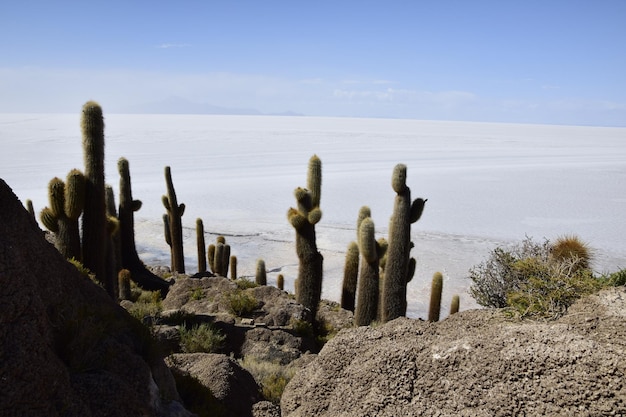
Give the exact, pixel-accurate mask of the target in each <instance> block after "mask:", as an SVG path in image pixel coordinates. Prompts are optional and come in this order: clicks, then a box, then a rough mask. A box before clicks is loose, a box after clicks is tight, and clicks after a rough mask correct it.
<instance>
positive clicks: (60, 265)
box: [0, 180, 185, 417]
mask: <svg viewBox="0 0 626 417" xmlns="http://www.w3.org/2000/svg"><path fill="white" fill-rule="evenodd" d="M0 236H1V238H0V306H1V307H0V375H1V376H2V389H0V415H3V416H5V415H6V416H69V417H71V416H81V417H85V416H87V417H88V416H113V415H124V416H146V415H162V416H167V415H173V414H178V415H184V414H181V412H183V413H185V411H184V410H182V411H181V407H180V405H179V404H178V405H177V404H176V403H175V401H176V400H178V399H179V397H178V393H177V392H176V387H175V385H174V380H173V378H172V375H171V373H170V372H169V370H168V369H167V368H166V367H165V364H164V362H163V360H162V359H161V358H160V357H159V356H158V355H157V354H156V352H155V351H154V349H153V346H154V345H153V343H152V341H151V339H150V336H149V333H148V332H147V329H145V328H144V327H143V326H141V324H140V323H139V322H138V321H136V320H135V319H133V318H132V317H130V316H129V315H128V313H126V311H125V310H123V309H122V308H121V307H120V306H119V305H117V303H115V302H114V301H113V300H111V299H110V298H109V297H108V295H107V294H106V292H105V291H104V290H103V289H102V288H100V287H98V286H97V285H95V284H94V283H93V282H91V280H89V279H88V278H86V277H84V276H82V275H81V274H80V273H79V272H78V271H77V269H76V268H75V267H74V266H73V265H71V264H70V263H69V262H67V261H66V260H65V259H64V258H63V257H62V256H61V255H60V254H59V252H58V251H57V250H56V249H55V248H54V247H53V246H52V245H51V244H50V243H48V242H47V241H46V240H45V238H44V234H43V232H42V231H41V230H40V229H39V227H38V226H37V224H36V222H35V221H34V219H33V218H32V216H31V215H29V214H28V212H27V211H26V210H25V209H24V207H23V206H22V204H21V203H20V202H19V200H18V199H17V197H16V196H15V195H14V194H13V192H12V191H11V189H10V188H9V187H8V186H7V184H6V183H5V182H4V181H2V180H0ZM170 405H171V407H170Z"/></svg>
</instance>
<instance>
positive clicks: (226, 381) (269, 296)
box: [0, 181, 626, 417]
mask: <svg viewBox="0 0 626 417" xmlns="http://www.w3.org/2000/svg"><path fill="white" fill-rule="evenodd" d="M0 235H1V236H2V239H0V306H1V308H0V376H1V378H2V379H1V380H2V389H1V390H0V415H3V416H4V415H6V416H40V415H41V416H43V415H45V416H61V415H62V416H110V415H125V416H162V417H177V416H181V417H182V416H192V415H194V414H195V415H199V416H204V415H211V416H216V415H217V416H254V417H278V416H281V415H282V416H285V417H291V416H338V415H340V416H346V417H349V416H400V415H401V416H518V415H525V416H540V415H542V416H543V415H551V416H571V415H576V416H620V415H626V389H625V388H624V385H623V381H624V374H625V372H626V364H625V363H626V362H624V360H623V358H624V354H625V347H626V325H625V324H624V319H625V316H626V291H625V289H624V288H623V287H621V288H614V289H611V290H605V291H603V292H601V293H599V294H596V295H593V296H590V297H586V298H584V299H582V300H579V301H578V302H577V303H575V304H574V305H573V306H572V307H570V309H569V311H568V312H567V314H566V315H565V316H563V317H562V318H560V319H559V320H557V321H552V322H532V321H524V322H519V321H512V320H509V319H508V318H507V316H506V314H505V312H504V311H501V310H470V311H464V312H462V313H459V314H456V315H453V316H450V317H448V318H447V319H445V320H443V321H442V322H439V323H428V322H424V321H421V320H410V319H406V318H401V319H397V320H394V321H392V322H389V323H387V324H384V325H378V326H372V327H362V328H353V326H352V316H351V313H349V312H346V311H344V310H341V309H340V308H338V306H337V305H336V304H334V303H327V302H324V303H322V305H321V306H320V309H319V310H320V312H319V315H318V321H319V322H320V323H322V325H321V326H319V327H318V328H317V329H316V330H317V331H316V332H315V331H313V330H314V329H312V328H311V327H310V326H307V324H306V323H307V322H308V319H309V317H308V316H307V311H306V310H305V309H304V308H303V307H302V306H300V305H299V304H297V303H295V301H294V298H293V296H292V295H290V294H288V293H286V292H284V291H281V290H278V289H277V288H274V287H267V286H262V287H251V286H249V285H247V284H245V285H242V283H241V282H236V281H231V280H229V279H226V278H221V277H207V278H190V277H185V276H175V277H174V278H175V280H176V283H175V284H174V285H173V286H172V287H171V289H170V292H169V294H168V295H167V297H166V298H165V299H164V300H163V301H162V302H161V305H160V307H159V310H160V311H159V312H158V314H157V313H156V312H154V311H152V312H150V313H148V314H145V315H143V314H142V315H141V317H140V318H141V319H142V320H143V321H144V324H145V325H146V326H147V327H145V326H142V325H141V324H140V323H139V322H138V321H137V320H135V319H133V318H132V317H131V316H130V315H129V314H127V313H126V312H125V311H124V309H122V308H120V306H119V305H118V304H117V303H115V302H114V301H112V300H111V299H110V298H108V297H107V296H106V293H105V292H104V291H103V290H102V289H101V288H99V287H98V286H97V285H95V284H94V283H93V282H91V281H90V280H89V278H86V277H85V276H83V275H81V274H80V273H79V272H78V271H77V270H76V268H75V267H74V266H72V265H71V264H69V263H68V262H67V261H65V260H64V259H63V258H62V257H61V256H60V254H59V253H58V252H57V251H56V249H54V247H53V246H52V245H50V244H49V243H48V242H46V240H45V239H44V237H43V233H42V231H41V230H40V229H39V228H38V226H37V225H36V223H35V222H34V221H33V219H32V218H31V217H29V215H28V213H27V212H26V211H25V210H24V209H23V206H22V204H21V203H20V202H19V201H18V200H17V198H16V197H15V195H14V194H13V193H12V192H11V190H10V189H9V188H8V187H7V186H6V184H5V183H3V182H1V181H0ZM165 272H166V270H162V271H161V273H165ZM241 301H245V302H243V303H242V304H238V303H239V302H241ZM121 305H122V307H124V308H126V309H128V310H130V311H132V310H133V308H134V307H136V306H137V303H132V302H128V301H124V302H122V303H121ZM233 305H237V306H243V307H241V309H239V308H237V309H235V310H236V311H235V310H234V309H233ZM244 307H245V308H244ZM203 323H204V324H206V323H209V324H211V326H213V328H215V329H217V330H219V331H220V332H221V334H222V335H224V336H225V338H224V340H223V344H222V345H220V346H219V348H218V349H217V353H188V352H185V349H184V344H183V343H181V332H182V330H181V329H188V328H193V327H194V326H195V325H200V324H203ZM147 328H148V329H150V331H151V332H152V337H150V334H149V332H148V330H147ZM336 331H338V333H337V334H336V336H335V335H334V333H335V332H336ZM333 336H334V337H333ZM327 339H330V341H329V342H328V343H326V344H325V345H324V347H323V348H322V349H321V351H319V353H317V352H318V349H319V347H321V346H322V345H323V344H324V342H326V340H327ZM155 341H156V342H155ZM289 379H290V382H289V383H288V384H287V385H286V387H284V384H285V383H286V382H287V381H288V380H289ZM283 388H284V393H282V399H280V406H279V405H278V404H277V403H278V402H279V398H280V393H281V392H282V390H283ZM268 399H271V400H273V401H274V403H272V402H270V401H267V400H268Z"/></svg>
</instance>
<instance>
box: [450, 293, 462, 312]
mask: <svg viewBox="0 0 626 417" xmlns="http://www.w3.org/2000/svg"><path fill="white" fill-rule="evenodd" d="M460 304H461V299H460V297H459V296H458V294H454V295H453V296H452V302H451V303H450V315H453V314H456V313H458V312H459V307H460Z"/></svg>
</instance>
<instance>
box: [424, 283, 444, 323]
mask: <svg viewBox="0 0 626 417" xmlns="http://www.w3.org/2000/svg"><path fill="white" fill-rule="evenodd" d="M442 291H443V275H442V274H441V272H435V275H433V281H432V283H431V288H430V305H429V307H428V321H439V315H440V313H441V292H442Z"/></svg>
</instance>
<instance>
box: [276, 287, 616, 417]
mask: <svg viewBox="0 0 626 417" xmlns="http://www.w3.org/2000/svg"><path fill="white" fill-rule="evenodd" d="M625 316H626V290H625V289H624V288H623V287H621V288H615V289H611V290H605V291H603V292H601V293H599V294H597V295H594V296H590V297H586V298H584V299H582V300H579V301H578V302H577V303H576V304H574V305H573V306H572V307H571V308H570V310H569V312H568V313H567V314H566V315H565V316H564V317H562V318H561V319H559V320H557V321H553V322H541V323H539V322H526V321H522V322H519V321H516V322H513V321H509V320H507V319H506V318H505V316H504V315H503V312H502V311H499V310H473V311H465V312H462V313H459V314H455V315H453V316H450V317H449V318H447V319H446V320H444V321H442V322H440V323H429V322H424V321H419V320H410V319H406V318H400V319H396V320H393V321H391V322H389V323H387V324H385V325H382V326H380V327H376V328H372V327H360V328H356V329H349V330H343V331H341V332H340V333H339V334H338V335H337V336H336V337H335V338H334V339H332V340H331V341H330V342H329V343H328V344H326V346H325V347H324V348H323V349H322V351H321V352H320V354H319V356H318V358H317V359H315V360H314V361H312V362H311V363H309V364H308V365H307V366H305V367H304V368H303V369H301V370H300V371H299V372H298V373H297V374H296V375H295V376H294V378H293V379H292V380H291V382H290V383H289V384H288V385H287V387H286V389H285V392H284V394H283V397H282V400H281V410H282V415H283V417H296V416H313V415H314V416H319V417H324V416H327V417H331V416H343V417H351V416H355V417H356V416H359V417H361V416H379V417H384V416H389V417H391V416H468V417H469V416H472V417H476V416H485V417H487V416H518V415H524V416H545V415H550V416H574V415H575V416H616V415H626V387H625V386H624V384H625V382H624V381H626V380H625V379H624V377H625V374H626V361H624V355H625V353H626V322H625V320H624V318H625Z"/></svg>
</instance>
